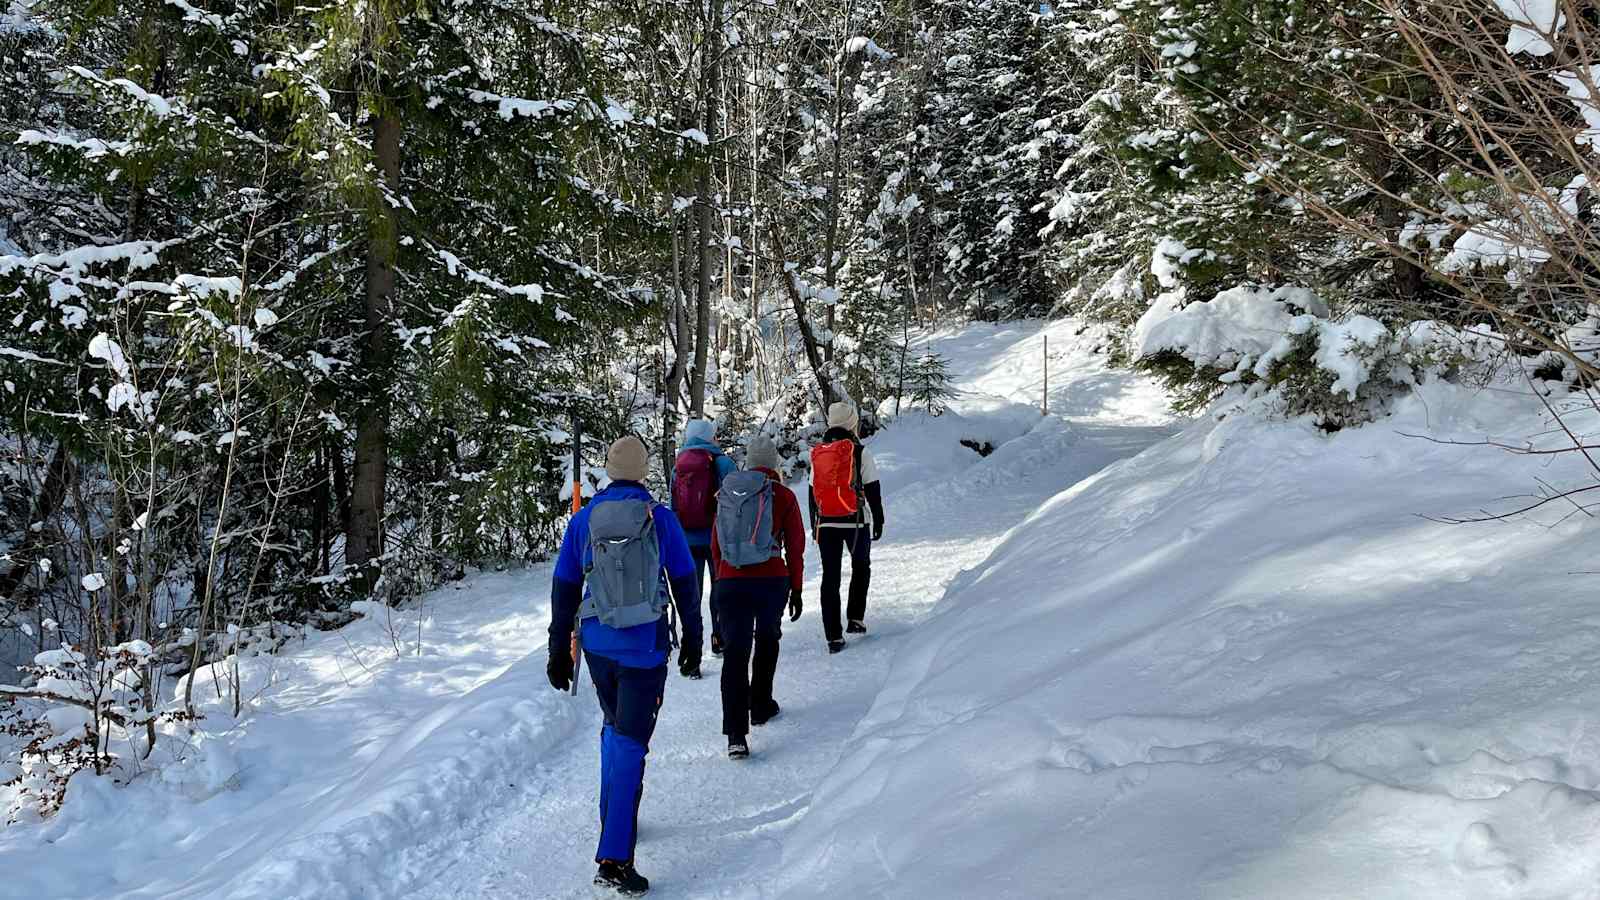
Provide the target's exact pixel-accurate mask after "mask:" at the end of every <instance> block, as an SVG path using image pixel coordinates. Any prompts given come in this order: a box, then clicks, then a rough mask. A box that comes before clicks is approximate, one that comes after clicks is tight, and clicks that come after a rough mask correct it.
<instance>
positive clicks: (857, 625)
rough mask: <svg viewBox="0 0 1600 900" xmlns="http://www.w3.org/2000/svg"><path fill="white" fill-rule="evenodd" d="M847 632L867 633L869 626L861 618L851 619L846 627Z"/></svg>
mask: <svg viewBox="0 0 1600 900" xmlns="http://www.w3.org/2000/svg"><path fill="white" fill-rule="evenodd" d="M844 630H845V633H846V634H866V633H867V626H866V625H864V624H862V622H861V620H860V619H851V620H850V624H848V625H846V626H845V627H844Z"/></svg>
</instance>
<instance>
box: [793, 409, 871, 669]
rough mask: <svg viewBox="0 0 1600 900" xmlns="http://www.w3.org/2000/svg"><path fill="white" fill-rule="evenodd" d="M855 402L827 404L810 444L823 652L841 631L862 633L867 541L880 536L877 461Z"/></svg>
mask: <svg viewBox="0 0 1600 900" xmlns="http://www.w3.org/2000/svg"><path fill="white" fill-rule="evenodd" d="M860 424H861V418H860V416H859V414H857V412H856V407H855V404H853V403H850V402H848V401H843V400H841V401H839V402H837V403H834V404H833V405H831V406H829V407H828V430H827V431H826V432H824V433H823V435H822V443H820V444H818V445H817V446H815V447H813V448H811V504H810V505H811V535H812V537H813V538H815V539H816V542H817V550H818V551H819V552H820V553H821V556H822V633H823V636H824V637H826V638H827V639H828V652H829V653H838V652H839V651H840V650H843V649H844V647H845V642H844V635H845V632H846V631H848V632H849V633H850V634H866V633H867V626H866V618H867V587H868V585H869V584H870V582H871V580H872V542H873V541H876V540H878V539H879V538H881V537H883V491H882V488H881V487H880V486H879V485H878V464H877V463H875V462H873V460H872V453H871V451H869V450H868V449H867V448H866V447H864V446H862V444H861V439H860V438H859V437H857V431H858V429H859V427H860ZM846 550H849V551H850V602H849V606H848V607H847V608H846V610H845V615H846V617H847V618H848V620H849V625H848V626H847V627H846V628H841V627H840V625H841V623H840V621H839V585H840V582H841V581H842V580H843V578H844V553H845V551H846Z"/></svg>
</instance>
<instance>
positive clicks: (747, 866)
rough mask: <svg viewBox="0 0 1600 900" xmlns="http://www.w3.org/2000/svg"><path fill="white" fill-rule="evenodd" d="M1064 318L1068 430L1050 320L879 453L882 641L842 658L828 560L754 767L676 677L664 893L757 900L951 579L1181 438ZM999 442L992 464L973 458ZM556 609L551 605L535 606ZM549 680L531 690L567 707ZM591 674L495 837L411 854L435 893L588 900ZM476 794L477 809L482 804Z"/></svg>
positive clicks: (500, 797) (890, 437) (419, 894)
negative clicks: (1047, 335) (1072, 498)
mask: <svg viewBox="0 0 1600 900" xmlns="http://www.w3.org/2000/svg"><path fill="white" fill-rule="evenodd" d="M1076 330H1077V329H1076V327H1074V326H1072V325H1071V324H1070V323H1066V324H1063V323H1057V324H1056V325H1055V326H1053V327H1052V329H1051V331H1052V332H1053V336H1054V338H1055V340H1054V341H1053V342H1052V347H1053V348H1057V349H1053V350H1052V356H1054V357H1055V364H1056V365H1057V366H1060V367H1061V369H1062V371H1058V372H1053V373H1052V376H1051V378H1052V380H1051V393H1052V403H1051V407H1052V409H1051V416H1050V417H1049V418H1043V417H1042V416H1041V414H1040V411H1039V406H1038V403H1039V399H1040V398H1039V390H1040V388H1041V386H1042V383H1043V376H1042V371H1041V366H1042V358H1041V354H1042V343H1043V342H1042V340H1041V337H1042V334H1041V332H1040V328H1039V325H1038V324H1032V325H1029V324H1017V325H1009V326H999V327H984V328H977V329H971V330H967V331H964V332H962V334H961V336H959V337H957V338H949V339H946V340H943V341H938V342H936V346H935V349H937V350H938V351H939V352H941V353H943V354H945V355H946V356H947V357H949V358H950V361H951V368H952V374H953V375H954V376H955V377H954V379H953V381H954V384H955V386H956V387H957V388H958V389H959V390H960V391H961V392H962V393H961V395H960V396H959V397H958V398H957V399H956V400H955V401H954V402H953V404H952V409H951V411H950V412H949V413H947V414H946V415H944V416H939V417H936V418H935V417H926V416H918V415H912V416H906V417H903V418H902V420H901V424H900V425H897V426H896V427H894V428H892V429H890V430H889V431H888V432H887V433H885V434H883V435H882V437H880V438H878V439H877V440H876V441H874V443H873V444H872V446H873V450H874V453H875V454H877V457H878V460H879V464H880V467H881V468H882V471H883V480H884V484H885V488H886V491H885V494H886V518H887V520H888V529H887V531H886V533H885V536H884V539H883V541H881V542H880V543H879V544H877V545H876V546H875V547H874V548H873V582H872V595H871V599H870V602H869V607H868V610H869V612H868V625H869V628H870V629H871V633H870V634H869V635H868V637H867V638H866V639H864V640H857V641H854V642H852V644H851V646H850V647H849V648H848V649H847V650H845V651H844V652H843V653H841V654H839V655H837V656H830V655H829V654H828V653H827V652H826V647H825V646H824V643H823V640H822V634H821V616H820V613H819V610H818V600H817V597H818V593H817V577H818V573H819V567H818V565H817V562H816V557H815V551H814V548H813V550H812V551H811V552H810V553H809V554H808V559H807V586H806V592H805V598H806V609H805V613H804V615H803V617H802V618H801V619H800V621H799V622H798V623H794V624H788V623H785V634H784V641H783V650H782V657H781V659H780V662H779V667H778V681H777V691H776V695H777V699H778V701H779V703H780V704H782V706H783V715H782V716H780V717H779V718H778V719H777V720H775V721H774V722H772V723H771V724H769V725H768V726H766V727H764V728H759V729H755V730H754V731H753V733H752V735H751V744H752V749H753V751H754V754H755V756H754V758H753V759H751V760H749V761H747V762H737V763H736V762H730V761H729V760H727V758H726V756H725V752H726V743H725V739H724V738H723V736H722V734H721V719H720V715H721V712H720V704H719V694H718V691H719V688H718V675H719V673H720V671H721V661H720V660H717V659H715V658H713V657H711V656H710V655H709V654H708V655H707V659H706V662H705V664H704V666H703V670H704V673H705V678H704V679H703V680H700V681H687V680H685V679H683V678H680V677H678V676H677V674H676V672H674V673H673V676H672V678H671V679H670V680H669V682H668V685H667V693H666V700H665V703H664V706H663V711H662V715H661V719H660V723H659V725H658V727H657V730H656V736H655V739H654V741H653V742H652V744H651V751H650V761H649V767H648V769H647V771H646V776H645V795H644V801H643V805H642V808H641V811H640V843H639V867H640V870H641V871H642V872H644V873H645V874H646V875H647V876H649V877H650V878H651V879H652V881H653V887H654V890H653V892H652V893H653V894H654V895H657V896H667V897H676V896H688V897H708V896H709V897H716V896H751V895H752V894H754V893H758V892H759V886H760V885H762V884H763V883H764V882H766V881H767V880H768V879H769V878H770V876H771V874H772V871H773V868H774V867H775V866H776V865H777V863H778V860H779V857H780V855H781V844H782V840H783V836H784V834H785V832H786V830H787V827H788V826H789V825H790V824H791V823H793V822H795V821H797V820H798V819H799V818H800V817H801V816H803V815H804V813H805V812H806V810H807V805H808V803H809V801H810V797H811V790H812V788H813V787H814V786H815V785H817V784H818V783H819V782H820V781H821V780H822V779H823V777H824V776H825V775H826V774H827V772H828V771H829V769H830V768H831V767H832V766H833V765H834V763H835V761H836V760H837V759H838V757H839V754H840V750H841V747H842V745H843V744H844V742H845V741H846V739H848V738H849V737H850V736H851V734H852V732H853V730H854V729H855V726H856V723H857V721H859V720H860V719H861V717H862V716H863V715H864V714H865V713H866V711H867V709H868V708H869V707H870V705H871V703H872V701H873V699H874V697H875V696H876V695H877V693H878V691H879V689H880V688H881V687H882V682H883V678H884V675H885V673H886V671H887V670H888V667H889V662H890V659H891V657H892V654H893V653H894V652H895V649H896V647H897V646H898V645H899V644H900V639H901V637H902V636H903V635H904V634H905V633H906V631H907V630H908V629H912V628H915V627H916V624H917V622H918V620H919V619H920V618H922V617H923V616H924V615H925V614H926V613H927V612H928V610H929V609H930V608H931V607H932V606H933V604H934V603H935V602H937V601H938V600H939V598H940V596H941V595H942V594H943V591H944V587H945V585H946V584H947V583H948V582H949V581H950V580H951V579H952V578H953V577H954V576H956V575H957V574H958V573H959V572H961V571H962V570H963V569H964V568H967V567H970V566H974V565H977V564H978V563H980V562H982V560H983V559H984V558H985V557H986V556H987V555H988V554H989V552H990V551H991V550H992V549H993V547H994V546H995V544H996V543H998V542H999V540H1000V539H1001V537H1002V536H1004V534H1005V533H1006V532H1007V531H1008V530H1009V529H1010V528H1011V527H1012V526H1013V525H1015V524H1016V523H1017V522H1019V521H1021V520H1022V519H1023V518H1025V517H1027V516H1028V515H1029V514H1030V513H1032V512H1033V511H1034V510H1036V509H1037V508H1038V507H1039V505H1040V504H1041V503H1042V502H1043V501H1045V500H1047V499H1048V498H1050V497H1052V496H1054V495H1055V494H1057V493H1058V492H1060V491H1061V490H1063V489H1064V488H1066V487H1068V486H1070V485H1071V484H1073V483H1075V482H1076V481H1078V480H1080V479H1082V478H1084V477H1086V476H1088V475H1090V474H1092V473H1093V472H1095V471H1097V470H1099V469H1100V468H1102V467H1104V466H1106V465H1108V464H1109V463H1111V462H1114V461H1116V460H1118V459H1121V458H1124V457H1127V456H1131V455H1133V454H1136V453H1138V452H1139V451H1140V450H1142V449H1144V448H1145V447H1146V446H1148V445H1149V444H1150V443H1152V442H1153V441H1156V440H1159V439H1160V438H1161V437H1163V436H1165V435H1166V434H1168V433H1169V430H1168V429H1167V428H1165V427H1163V426H1162V425H1161V424H1160V423H1162V421H1163V419H1164V418H1165V415H1164V412H1163V410H1164V407H1165V401H1164V399H1163V398H1162V397H1161V395H1160V394H1159V392H1158V391H1157V390H1156V389H1155V388H1153V387H1152V386H1151V385H1149V384H1148V383H1146V382H1144V381H1142V380H1140V379H1137V378H1134V377H1131V376H1128V375H1126V374H1121V373H1115V372H1111V371H1109V370H1108V369H1106V368H1105V367H1104V365H1103V362H1102V359H1103V358H1102V357H1101V356H1098V355H1096V354H1095V353H1094V352H1093V351H1094V350H1095V349H1096V348H1095V341H1094V338H1093V336H1091V335H1081V336H1077V335H1074V332H1075V331H1076ZM962 438H969V439H974V440H976V441H980V442H981V441H990V442H992V443H993V444H994V445H995V446H996V449H995V452H994V453H993V454H991V455H990V456H988V457H980V456H978V454H977V453H976V452H975V451H973V450H971V449H968V448H966V447H963V446H962V445H961V444H960V440H961V439H962ZM530 600H532V601H533V602H543V598H530ZM535 655H536V656H538V657H539V658H540V660H541V663H540V665H539V666H537V667H534V666H528V667H524V668H525V669H526V671H527V673H528V679H529V683H528V685H527V689H528V691H529V692H534V693H536V692H541V691H542V692H544V693H547V694H548V693H550V691H549V688H548V686H547V685H545V684H544V681H543V674H542V659H543V653H542V651H541V652H538V653H536V654H535ZM591 694H592V689H591V687H590V685H589V684H588V682H587V679H586V678H585V680H584V682H583V688H582V691H581V693H580V696H578V697H576V698H571V699H570V700H565V701H564V702H567V703H568V704H569V707H570V710H571V713H570V715H569V716H567V717H566V718H565V720H564V722H563V725H564V730H563V733H562V735H561V737H560V738H559V739H558V740H547V741H545V742H543V743H542V745H541V746H539V747H530V748H529V751H528V766H527V770H526V772H524V773H523V774H522V775H521V776H520V777H519V778H517V779H516V781H515V782H514V783H506V784H487V785H484V786H483V788H482V790H481V792H479V793H478V794H477V795H476V796H475V797H473V798H471V801H470V802H472V803H474V804H481V808H482V814H481V815H480V817H479V819H478V822H479V824H480V825H481V830H477V831H467V832H464V833H455V834H442V835H439V836H437V839H435V840H430V841H427V842H426V843H424V844H422V845H420V846H418V847H416V848H413V849H412V850H410V851H409V852H407V853H406V854H405V856H406V865H405V866H404V868H405V870H406V871H408V872H412V873H415V874H416V877H417V882H416V883H414V884H413V885H412V886H411V888H410V890H408V892H407V893H408V895H409V896H412V897H416V898H439V900H444V898H459V897H484V898H499V897H505V898H512V897H518V898H521V897H566V896H589V895H590V891H591V889H590V888H589V887H588V881H589V878H590V877H591V876H592V874H593V869H594V866H593V863H592V862H591V861H590V858H591V856H592V854H593V851H594V842H595V838H596V827H597V826H596V821H595V803H596V800H595V798H596V792H597V781H598V748H597V744H598V742H597V740H596V739H595V735H596V733H597V732H598V730H599V727H600V719H599V713H598V711H597V709H596V707H595V703H594V700H593V697H592V696H591ZM463 799H464V800H465V799H466V798H463Z"/></svg>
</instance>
